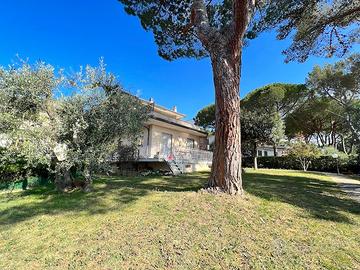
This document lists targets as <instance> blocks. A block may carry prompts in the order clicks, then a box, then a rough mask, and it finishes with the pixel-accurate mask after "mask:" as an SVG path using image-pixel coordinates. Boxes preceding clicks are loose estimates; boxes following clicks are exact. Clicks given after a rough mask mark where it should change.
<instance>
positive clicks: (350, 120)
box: [307, 54, 360, 143]
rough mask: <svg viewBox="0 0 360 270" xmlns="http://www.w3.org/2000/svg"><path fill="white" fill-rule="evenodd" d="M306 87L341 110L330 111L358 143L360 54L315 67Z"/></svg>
mask: <svg viewBox="0 0 360 270" xmlns="http://www.w3.org/2000/svg"><path fill="white" fill-rule="evenodd" d="M307 85H308V87H309V89H311V90H312V91H313V93H314V94H315V95H319V96H323V97H328V98H330V99H332V100H333V101H334V102H336V104H337V105H338V106H340V107H341V108H342V109H341V111H338V110H330V112H331V113H332V114H334V115H336V116H337V117H340V118H341V119H342V121H343V122H345V123H346V124H347V125H348V127H349V129H350V130H351V132H352V134H353V136H354V137H355V138H356V139H357V141H358V143H359V142H360V125H359V122H358V118H357V115H358V113H359V112H358V105H357V104H358V103H359V100H360V54H354V55H351V56H350V57H348V58H346V59H344V60H342V61H339V62H337V63H335V64H332V65H331V64H328V65H325V66H324V67H319V66H316V67H314V69H313V70H312V72H310V74H309V76H308V78H307Z"/></svg>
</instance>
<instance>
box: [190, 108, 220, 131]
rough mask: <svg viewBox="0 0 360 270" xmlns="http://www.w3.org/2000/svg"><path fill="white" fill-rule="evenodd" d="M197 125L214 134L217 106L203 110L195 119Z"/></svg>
mask: <svg viewBox="0 0 360 270" xmlns="http://www.w3.org/2000/svg"><path fill="white" fill-rule="evenodd" d="M194 122H195V125H198V126H200V127H202V128H204V129H206V130H209V131H211V132H214V130H215V104H212V105H209V106H206V107H205V108H203V109H201V110H200V111H199V112H198V113H197V114H196V116H195V118H194Z"/></svg>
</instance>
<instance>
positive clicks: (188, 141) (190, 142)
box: [186, 138, 195, 149]
mask: <svg viewBox="0 0 360 270" xmlns="http://www.w3.org/2000/svg"><path fill="white" fill-rule="evenodd" d="M186 148H191V149H194V148H195V140H194V139H190V138H187V139H186Z"/></svg>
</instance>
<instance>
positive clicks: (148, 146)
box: [119, 99, 212, 174]
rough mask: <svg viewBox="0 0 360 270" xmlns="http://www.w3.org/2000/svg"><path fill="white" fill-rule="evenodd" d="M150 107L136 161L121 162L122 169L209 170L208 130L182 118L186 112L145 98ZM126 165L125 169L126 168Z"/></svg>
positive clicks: (176, 172) (182, 171)
mask: <svg viewBox="0 0 360 270" xmlns="http://www.w3.org/2000/svg"><path fill="white" fill-rule="evenodd" d="M143 102H144V104H146V105H149V106H150V107H151V112H150V119H149V120H148V121H147V123H146V125H145V127H144V133H143V137H142V140H141V143H140V145H139V149H138V155H137V158H136V160H134V161H129V162H121V164H119V167H120V169H136V170H144V169H165V170H166V169H170V170H171V171H172V172H173V173H174V174H179V173H184V172H194V171H201V170H208V169H209V168H210V167H211V162H212V152H210V151H207V149H208V139H207V136H208V134H207V132H205V131H204V130H203V129H201V128H200V127H198V126H196V125H194V124H192V123H190V122H188V121H185V120H183V118H184V117H185V115H184V114H181V113H179V112H177V109H176V107H174V108H173V109H172V110H170V109H167V108H164V107H162V106H159V105H157V104H155V102H154V101H153V99H150V101H145V100H143ZM124 166H125V168H124Z"/></svg>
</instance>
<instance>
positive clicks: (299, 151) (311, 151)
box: [289, 142, 321, 172]
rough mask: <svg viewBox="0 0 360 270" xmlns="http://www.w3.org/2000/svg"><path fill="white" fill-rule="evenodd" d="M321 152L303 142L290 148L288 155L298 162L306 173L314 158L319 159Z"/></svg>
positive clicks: (314, 146)
mask: <svg viewBox="0 0 360 270" xmlns="http://www.w3.org/2000/svg"><path fill="white" fill-rule="evenodd" d="M320 154H321V151H320V150H319V148H318V147H317V146H316V145H314V144H307V143H305V142H297V143H294V144H293V145H292V146H291V149H290V151H289V155H290V156H292V157H294V158H295V159H296V160H298V161H299V162H300V164H301V167H302V168H303V170H304V172H306V171H307V170H308V168H309V166H310V164H311V161H312V160H313V159H314V158H317V157H319V156H320Z"/></svg>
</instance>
